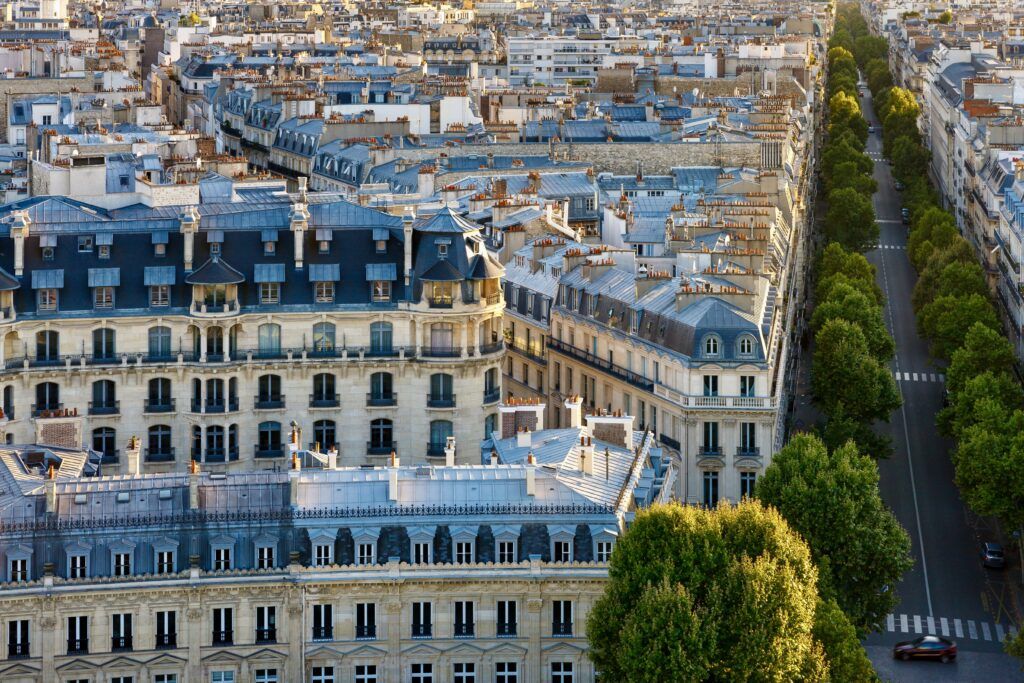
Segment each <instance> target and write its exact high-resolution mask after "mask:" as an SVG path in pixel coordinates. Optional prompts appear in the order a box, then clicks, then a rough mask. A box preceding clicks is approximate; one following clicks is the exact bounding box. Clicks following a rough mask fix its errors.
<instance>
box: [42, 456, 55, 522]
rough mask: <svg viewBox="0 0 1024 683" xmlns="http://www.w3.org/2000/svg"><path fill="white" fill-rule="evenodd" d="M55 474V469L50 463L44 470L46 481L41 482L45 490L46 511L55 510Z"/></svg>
mask: <svg viewBox="0 0 1024 683" xmlns="http://www.w3.org/2000/svg"><path fill="white" fill-rule="evenodd" d="M56 477H57V474H56V470H54V469H53V465H50V467H49V469H47V470H46V481H45V482H43V488H44V489H45V491H46V511H47V512H51V513H52V512H57V479H56Z"/></svg>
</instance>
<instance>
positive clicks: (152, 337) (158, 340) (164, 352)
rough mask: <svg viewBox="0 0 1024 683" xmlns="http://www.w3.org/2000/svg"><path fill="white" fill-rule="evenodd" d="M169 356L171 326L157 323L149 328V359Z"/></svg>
mask: <svg viewBox="0 0 1024 683" xmlns="http://www.w3.org/2000/svg"><path fill="white" fill-rule="evenodd" d="M170 358H171V328H169V327H165V326H163V325H159V326H157V327H151V328H149V359H150V360H157V359H168V360H169V359H170Z"/></svg>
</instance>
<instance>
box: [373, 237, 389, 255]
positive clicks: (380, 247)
mask: <svg viewBox="0 0 1024 683" xmlns="http://www.w3.org/2000/svg"><path fill="white" fill-rule="evenodd" d="M374 244H375V245H376V247H377V253H378V254H383V253H384V252H386V251H387V250H388V241H387V240H377V241H376V242H374Z"/></svg>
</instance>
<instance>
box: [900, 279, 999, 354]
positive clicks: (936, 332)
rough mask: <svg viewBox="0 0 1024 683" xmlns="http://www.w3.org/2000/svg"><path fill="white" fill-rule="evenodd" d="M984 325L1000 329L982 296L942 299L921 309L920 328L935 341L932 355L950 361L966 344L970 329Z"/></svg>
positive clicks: (971, 295) (918, 316)
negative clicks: (965, 339)
mask: <svg viewBox="0 0 1024 683" xmlns="http://www.w3.org/2000/svg"><path fill="white" fill-rule="evenodd" d="M975 323H980V324H982V325H984V326H986V327H989V328H991V329H993V330H999V329H1000V327H999V319H998V318H997V317H996V312H995V310H994V309H993V308H992V303H991V302H990V301H989V300H988V298H987V297H985V296H981V295H979V294H968V295H965V296H951V295H946V296H940V297H937V298H936V299H935V300H934V301H932V302H930V303H928V304H926V305H924V306H922V307H921V310H920V312H919V313H918V314H917V325H918V328H919V329H920V330H921V333H922V334H923V335H924V336H925V337H927V338H928V339H929V340H931V352H932V355H934V356H936V357H937V358H945V359H949V358H950V357H951V356H952V355H953V352H954V351H956V350H957V349H958V348H960V347H961V346H962V345H963V343H964V338H965V337H966V335H967V330H969V329H971V326H972V325H974V324H975Z"/></svg>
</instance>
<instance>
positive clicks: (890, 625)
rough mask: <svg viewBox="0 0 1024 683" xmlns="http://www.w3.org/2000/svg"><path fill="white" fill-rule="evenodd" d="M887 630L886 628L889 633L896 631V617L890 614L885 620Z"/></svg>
mask: <svg viewBox="0 0 1024 683" xmlns="http://www.w3.org/2000/svg"><path fill="white" fill-rule="evenodd" d="M885 628H886V630H887V631H889V633H892V632H893V631H895V630H896V616H895V615H893V614H890V615H889V616H887V617H886V618H885Z"/></svg>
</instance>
